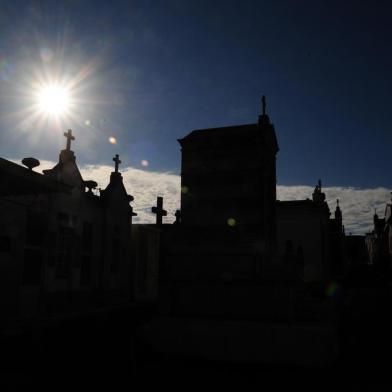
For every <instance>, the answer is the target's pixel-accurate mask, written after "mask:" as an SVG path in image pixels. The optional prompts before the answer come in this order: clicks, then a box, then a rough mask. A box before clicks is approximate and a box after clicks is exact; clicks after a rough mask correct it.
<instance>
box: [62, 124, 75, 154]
mask: <svg viewBox="0 0 392 392" xmlns="http://www.w3.org/2000/svg"><path fill="white" fill-rule="evenodd" d="M64 136H65V137H66V138H67V147H66V150H67V151H70V150H71V140H75V136H72V129H68V131H67V132H64Z"/></svg>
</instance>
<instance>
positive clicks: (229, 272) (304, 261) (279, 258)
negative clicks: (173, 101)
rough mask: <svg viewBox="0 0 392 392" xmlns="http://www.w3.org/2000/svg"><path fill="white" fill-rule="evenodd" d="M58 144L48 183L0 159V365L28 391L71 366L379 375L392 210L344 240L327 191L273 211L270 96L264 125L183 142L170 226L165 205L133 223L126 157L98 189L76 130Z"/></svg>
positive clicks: (386, 337)
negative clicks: (81, 164) (82, 166)
mask: <svg viewBox="0 0 392 392" xmlns="http://www.w3.org/2000/svg"><path fill="white" fill-rule="evenodd" d="M64 136H65V138H66V147H65V149H64V150H61V151H60V155H59V161H58V163H57V164H56V165H55V166H54V167H53V168H52V169H49V170H44V171H43V174H41V173H39V172H38V170H39V161H38V160H37V159H35V158H32V157H28V158H25V159H23V160H22V163H23V165H24V166H26V168H25V167H23V166H20V165H18V164H16V163H14V162H11V161H9V160H6V159H3V158H0V175H1V179H2V180H1V183H0V196H1V197H0V206H1V207H0V208H1V225H0V263H1V264H0V322H1V324H0V334H1V335H0V337H1V344H2V350H1V364H2V369H6V371H8V372H11V373H9V374H11V375H12V374H13V373H12V371H15V372H16V373H15V374H18V373H17V372H18V371H20V372H22V374H23V377H25V380H26V383H29V380H32V379H34V381H37V380H36V378H37V377H38V376H37V374H39V369H42V368H44V369H49V370H48V371H49V372H50V374H52V375H53V377H55V375H60V374H61V373H62V371H61V369H63V370H64V369H66V368H67V366H70V367H71V368H72V369H78V371H79V372H80V373H83V374H84V375H86V374H90V373H89V372H92V373H91V377H92V378H95V380H100V377H103V378H104V379H105V380H106V381H107V382H108V383H109V384H110V383H111V382H113V380H110V378H111V376H112V375H113V374H117V376H118V377H119V378H117V379H116V380H118V379H121V380H128V381H127V382H129V378H132V377H134V378H135V379H138V378H139V379H140V378H143V377H146V378H148V377H149V374H150V371H151V372H152V373H155V374H157V375H158V376H159V377H161V378H162V379H165V377H166V378H168V374H170V372H173V371H174V370H173V369H179V370H178V371H179V372H180V373H182V374H183V376H184V377H185V376H189V377H195V373H198V374H201V375H203V374H208V375H210V376H211V375H212V373H213V374H214V375H215V376H217V377H218V376H219V375H225V377H230V376H231V377H238V378H239V379H240V378H241V377H247V378H252V377H254V379H255V380H256V379H258V380H259V381H260V379H259V375H260V376H261V377H264V379H267V380H269V381H271V383H273V382H277V381H276V379H275V381H274V380H273V378H274V377H275V375H276V377H279V374H280V373H281V372H285V374H291V377H292V380H299V378H300V377H302V376H303V377H311V378H312V377H314V378H316V376H315V375H317V377H319V376H320V377H326V376H325V374H328V377H329V379H331V380H332V379H333V380H335V379H337V377H338V376H339V377H340V376H344V377H345V379H346V381H347V382H348V380H349V379H350V377H351V376H353V374H354V373H356V372H357V371H358V370H361V371H365V370H366V372H364V373H363V374H362V377H363V378H364V380H366V381H369V380H370V381H371V379H372V377H380V374H384V375H385V372H384V369H385V366H386V363H385V362H384V361H383V360H382V358H383V356H384V355H388V352H389V350H390V349H391V348H392V345H391V338H390V335H391V326H392V325H391V324H392V323H391V317H390V312H391V308H392V307H391V288H390V287H391V275H390V267H391V261H392V214H391V209H392V204H391V203H390V202H389V201H387V200H386V210H385V213H384V215H383V216H382V217H379V216H378V215H377V214H376V213H375V215H374V231H373V232H372V233H367V234H366V235H365V233H364V235H363V236H360V235H355V236H350V235H346V233H345V229H344V226H343V222H344V211H342V210H341V208H340V205H339V200H337V202H336V206H329V205H328V204H327V202H326V195H325V193H324V192H323V188H322V183H321V180H319V181H318V182H317V185H316V186H315V189H314V192H313V194H312V195H309V198H307V199H304V200H290V201H283V200H282V201H280V200H276V157H277V154H278V151H279V146H278V139H277V136H276V133H275V129H274V126H273V124H272V123H271V121H270V118H269V116H268V114H267V110H266V100H265V97H263V99H262V113H261V115H260V116H259V118H258V122H257V123H252V124H245V125H237V126H229V127H222V128H212V129H201V130H194V131H192V132H191V133H189V134H188V135H187V136H185V137H184V138H182V139H180V140H179V141H178V142H179V144H180V146H181V151H182V162H181V206H180V209H179V210H177V211H176V213H175V217H170V220H171V221H173V223H170V224H169V223H165V222H164V220H163V217H166V216H167V211H166V210H165V209H164V200H163V198H162V197H157V203H156V206H151V213H152V214H155V217H156V223H155V224H135V223H133V222H132V218H133V217H134V216H135V215H136V213H135V212H134V211H133V208H132V206H131V204H130V203H131V202H132V201H133V197H132V196H131V195H129V194H128V193H127V190H126V189H125V187H124V184H123V179H122V175H121V166H120V165H121V160H120V157H119V156H118V155H115V157H114V158H113V162H114V171H113V172H112V173H111V175H110V178H108V184H107V186H106V188H105V189H102V190H101V189H100V190H96V189H95V188H96V187H97V183H96V182H95V181H94V179H83V178H82V176H81V174H80V172H79V169H78V166H77V163H76V157H75V154H74V152H73V150H72V149H71V147H75V146H77V138H78V135H77V133H76V134H75V135H73V132H72V131H71V130H68V131H67V132H66V133H64ZM71 143H72V145H71ZM76 149H77V148H75V150H76ZM110 159H111V157H108V160H110ZM34 169H35V170H34ZM331 207H332V208H333V211H332V212H331V209H330V208H331ZM358 219H361V217H358ZM309 368H312V369H313V370H312V371H311V372H313V373H312V374H313V376H309V375H308V374H309V372H308V370H307V369H309ZM31 369H34V372H32V373H29V370H31ZM324 369H327V370H324ZM97 371H98V374H97ZM37 372H38V373H37ZM99 372H103V373H106V376H104V375H102V376H100V374H99ZM109 375H110V376H109ZM29 377H30V378H29ZM56 377H57V376H56ZM176 377H177V378H180V377H181V375H177V376H176ZM355 377H359V376H358V374H357V373H356V376H355ZM21 382H22V383H23V381H21ZM97 382H98V383H99V381H97Z"/></svg>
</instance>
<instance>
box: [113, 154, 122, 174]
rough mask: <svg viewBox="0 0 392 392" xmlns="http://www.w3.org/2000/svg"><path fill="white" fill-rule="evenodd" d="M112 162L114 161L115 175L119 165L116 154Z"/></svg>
mask: <svg viewBox="0 0 392 392" xmlns="http://www.w3.org/2000/svg"><path fill="white" fill-rule="evenodd" d="M113 161H114V171H115V172H116V173H118V166H119V164H120V163H121V161H120V158H119V155H118V154H116V156H115V157H114V158H113Z"/></svg>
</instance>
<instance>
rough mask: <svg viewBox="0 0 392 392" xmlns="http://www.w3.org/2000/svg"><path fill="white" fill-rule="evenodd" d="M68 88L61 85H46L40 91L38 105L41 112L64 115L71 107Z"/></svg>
mask: <svg viewBox="0 0 392 392" xmlns="http://www.w3.org/2000/svg"><path fill="white" fill-rule="evenodd" d="M69 100H70V99H69V92H68V89H67V88H65V87H63V86H59V85H51V86H45V87H43V88H42V89H41V91H40V92H39V93H38V107H39V110H40V111H41V112H44V113H46V114H52V115H62V114H65V113H66V112H67V110H68V109H69Z"/></svg>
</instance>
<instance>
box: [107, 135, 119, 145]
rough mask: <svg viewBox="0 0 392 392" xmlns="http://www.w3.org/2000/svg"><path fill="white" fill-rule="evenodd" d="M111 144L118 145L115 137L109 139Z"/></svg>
mask: <svg viewBox="0 0 392 392" xmlns="http://www.w3.org/2000/svg"><path fill="white" fill-rule="evenodd" d="M108 140H109V143H110V144H117V139H116V138H115V137H114V136H110V137H109V138H108Z"/></svg>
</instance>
